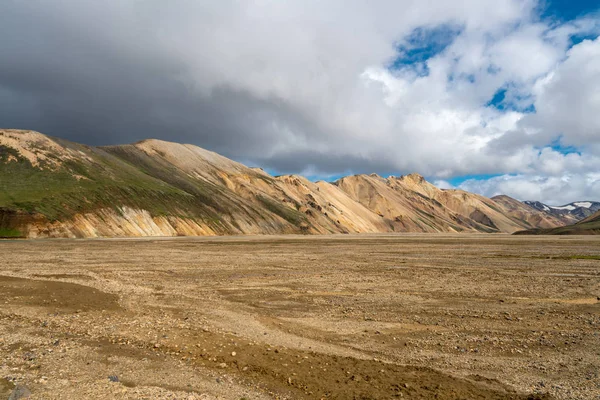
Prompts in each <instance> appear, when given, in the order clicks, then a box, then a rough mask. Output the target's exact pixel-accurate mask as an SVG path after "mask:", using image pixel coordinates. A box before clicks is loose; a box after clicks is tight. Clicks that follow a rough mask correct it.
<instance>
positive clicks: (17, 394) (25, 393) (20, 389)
mask: <svg viewBox="0 0 600 400" xmlns="http://www.w3.org/2000/svg"><path fill="white" fill-rule="evenodd" d="M30 396H31V391H30V390H29V389H28V388H27V386H24V385H17V386H16V387H15V388H14V389H13V391H12V393H11V394H10V396H8V400H19V399H28V398H29V397H30Z"/></svg>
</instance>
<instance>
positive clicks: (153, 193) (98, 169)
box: [0, 129, 565, 238]
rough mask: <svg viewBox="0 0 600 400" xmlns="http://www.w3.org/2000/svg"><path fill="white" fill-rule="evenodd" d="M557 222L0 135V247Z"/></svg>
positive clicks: (378, 186)
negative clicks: (73, 240) (18, 240)
mask: <svg viewBox="0 0 600 400" xmlns="http://www.w3.org/2000/svg"><path fill="white" fill-rule="evenodd" d="M564 224H565V223H564V219H562V218H560V217H557V216H554V215H552V214H550V213H547V212H545V211H540V210H537V209H536V208H534V207H530V206H527V205H526V204H523V203H521V202H519V201H517V200H515V199H511V198H510V197H507V196H502V197H498V198H494V199H489V198H486V197H483V196H480V195H476V194H473V193H468V192H465V191H462V190H441V189H438V188H437V187H435V186H433V185H432V184H430V183H429V182H427V181H426V180H425V179H424V178H423V177H421V176H420V175H418V174H410V175H406V176H400V177H388V178H383V177H381V176H378V175H375V174H372V175H355V176H348V177H344V178H342V179H340V180H338V181H337V182H333V183H329V182H323V181H319V182H311V181H309V180H307V179H306V178H304V177H302V176H296V175H285V176H271V175H269V174H267V173H266V172H264V171H263V170H261V169H259V168H248V167H246V166H244V165H242V164H240V163H238V162H235V161H232V160H230V159H228V158H225V157H223V156H221V155H219V154H216V153H213V152H210V151H207V150H204V149H202V148H200V147H197V146H193V145H189V144H178V143H170V142H165V141H161V140H144V141H141V142H138V143H134V144H129V145H119V146H106V147H91V146H86V145H83V144H78V143H73V142H70V141H67V140H63V139H59V138H53V137H49V136H45V135H43V134H41V133H38V132H32V131H21V130H8V129H5V130H0V237H30V238H34V237H122V236H183V235H193V236H197V235H230V234H286V233H302V234H328V233H376V232H489V233H492V232H506V233H512V232H515V231H520V230H523V229H532V228H554V227H557V226H561V225H564Z"/></svg>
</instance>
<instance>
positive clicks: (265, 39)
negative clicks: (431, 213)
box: [0, 0, 600, 205]
mask: <svg viewBox="0 0 600 400" xmlns="http://www.w3.org/2000/svg"><path fill="white" fill-rule="evenodd" d="M599 34H600V4H599V3H598V2H597V1H587V0H579V1H567V0H547V1H541V0H489V1H488V0H462V1H448V0H328V1H317V0H302V1H300V0H297V1H293V0H291V1H279V0H219V1H202V0H169V1H168V2H167V1H162V0H104V1H102V2H98V1H92V0H53V1H47V0H29V1H20V0H3V1H2V2H0V127H3V128H19V129H32V130H37V131H40V132H42V133H45V134H48V135H52V136H58V137H62V138H65V139H69V140H73V141H77V142H82V143H86V144H90V145H107V144H121V143H131V142H135V141H138V140H142V139H146V138H158V139H163V140H169V141H175V142H185V143H192V144H195V145H198V146H201V147H203V148H206V149H209V150H213V151H216V152H218V153H220V154H223V155H225V156H227V157H230V158H233V159H235V160H237V161H240V162H243V163H246V164H248V165H251V166H261V167H263V168H265V169H266V170H268V171H271V172H272V173H276V174H283V173H299V174H303V175H306V176H309V177H311V179H325V180H331V179H335V177H339V176H341V175H346V174H358V173H372V172H375V173H379V174H380V175H384V176H387V175H390V174H392V175H402V174H407V173H412V172H417V173H420V174H422V175H424V176H426V177H427V179H428V180H430V181H431V182H433V183H434V184H436V185H438V186H440V187H443V188H460V189H465V190H469V191H473V192H476V193H480V194H483V195H486V196H494V195H497V194H506V195H509V196H512V197H515V198H517V199H520V200H539V201H543V202H546V203H548V204H551V205H560V204H565V203H568V202H572V201H577V200H599V201H600V38H599Z"/></svg>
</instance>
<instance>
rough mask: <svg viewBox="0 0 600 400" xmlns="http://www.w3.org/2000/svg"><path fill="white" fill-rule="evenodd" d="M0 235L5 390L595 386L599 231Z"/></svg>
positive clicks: (43, 393)
mask: <svg viewBox="0 0 600 400" xmlns="http://www.w3.org/2000/svg"><path fill="white" fill-rule="evenodd" d="M0 251H1V252H2V257H1V258H0V275H1V276H0V304H1V305H2V306H1V307H0V355H1V359H0V360H1V361H0V399H1V398H7V397H8V395H9V394H10V393H11V391H12V390H13V389H12V388H13V386H14V385H15V384H18V385H25V386H26V387H27V388H28V389H29V390H30V391H31V392H32V393H33V395H32V398H39V399H42V398H43V399H53V398H65V399H72V398H132V399H133V398H135V399H137V398H148V399H153V398H169V399H171V398H177V399H188V398H189V399H194V398H195V399H205V398H206V399H212V398H227V399H236V400H239V399H242V398H245V399H269V398H289V399H304V398H306V399H320V398H336V399H369V398H372V399H381V398H416V399H430V398H437V399H526V398H546V397H547V398H556V399H600V376H599V374H600V372H599V371H600V301H599V300H598V296H600V238H596V237H568V238H563V237H511V236H504V235H460V236H458V235H403V236H392V235H374V236H324V237H314V236H313V237H297V236H287V237H243V238H242V237H229V238H201V239H197V238H196V239H191V238H181V239H170V240H167V239H164V240H162V239H159V240H156V239H147V240H47V241H5V242H0ZM109 376H110V377H112V380H113V381H117V382H112V381H111V379H109Z"/></svg>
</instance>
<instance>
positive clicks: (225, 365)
mask: <svg viewBox="0 0 600 400" xmlns="http://www.w3.org/2000/svg"><path fill="white" fill-rule="evenodd" d="M219 368H227V364H225V363H221V364H219Z"/></svg>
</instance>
